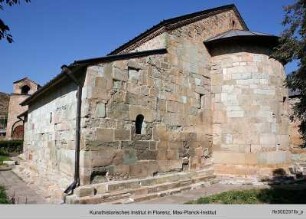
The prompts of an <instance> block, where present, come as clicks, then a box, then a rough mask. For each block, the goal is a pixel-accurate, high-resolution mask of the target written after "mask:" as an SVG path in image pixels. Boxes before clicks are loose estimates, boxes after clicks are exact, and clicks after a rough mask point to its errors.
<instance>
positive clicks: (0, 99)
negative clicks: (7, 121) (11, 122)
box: [0, 92, 10, 116]
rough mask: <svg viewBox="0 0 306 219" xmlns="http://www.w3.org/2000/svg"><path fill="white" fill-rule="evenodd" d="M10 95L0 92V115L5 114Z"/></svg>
mask: <svg viewBox="0 0 306 219" xmlns="http://www.w3.org/2000/svg"><path fill="white" fill-rule="evenodd" d="M9 100H10V96H9V95H8V94H5V93H2V92H0V115H5V116H7V112H8V105H9Z"/></svg>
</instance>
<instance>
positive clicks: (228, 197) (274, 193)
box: [187, 188, 306, 204]
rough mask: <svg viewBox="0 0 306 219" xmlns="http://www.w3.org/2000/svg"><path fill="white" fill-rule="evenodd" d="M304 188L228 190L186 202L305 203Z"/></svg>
mask: <svg viewBox="0 0 306 219" xmlns="http://www.w3.org/2000/svg"><path fill="white" fill-rule="evenodd" d="M305 194H306V189H305V188H294V189H292V188H271V189H250V190H242V191H229V192H223V193H220V194H217V195H212V196H207V197H203V198H200V199H198V200H195V201H190V202H187V204H306V196H305Z"/></svg>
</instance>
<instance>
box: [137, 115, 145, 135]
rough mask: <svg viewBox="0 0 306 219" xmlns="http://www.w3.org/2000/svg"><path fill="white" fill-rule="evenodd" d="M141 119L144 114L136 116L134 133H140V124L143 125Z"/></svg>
mask: <svg viewBox="0 0 306 219" xmlns="http://www.w3.org/2000/svg"><path fill="white" fill-rule="evenodd" d="M143 120H144V116H143V115H142V114H139V115H137V116H136V122H135V125H136V134H141V130H142V126H143Z"/></svg>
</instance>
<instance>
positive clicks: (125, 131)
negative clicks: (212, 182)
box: [81, 11, 242, 184]
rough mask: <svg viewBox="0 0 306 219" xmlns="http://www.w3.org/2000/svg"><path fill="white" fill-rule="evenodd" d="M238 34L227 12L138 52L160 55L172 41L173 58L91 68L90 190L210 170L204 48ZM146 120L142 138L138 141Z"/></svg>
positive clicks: (85, 178) (86, 166)
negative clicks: (218, 36) (214, 40)
mask: <svg viewBox="0 0 306 219" xmlns="http://www.w3.org/2000/svg"><path fill="white" fill-rule="evenodd" d="M233 20H234V21H235V22H233ZM233 23H235V24H234V25H233ZM232 28H242V27H241V25H240V24H239V22H238V19H237V18H236V17H235V14H234V13H233V12H232V11H230V12H225V13H222V14H219V15H216V16H214V17H210V18H207V19H204V20H201V21H199V22H195V23H194V24H190V25H186V26H184V27H182V28H179V29H178V30H175V31H173V32H172V33H171V36H169V38H168V39H167V37H168V35H167V34H163V35H160V36H158V37H156V38H154V39H152V40H151V41H148V42H147V43H145V44H143V45H142V46H140V47H138V48H136V50H137V51H139V50H142V49H146V50H150V49H156V45H157V47H158V48H159V47H160V46H161V45H165V38H166V42H167V48H168V49H169V54H168V55H163V56H161V55H159V56H150V57H147V58H141V59H133V60H129V61H126V60H125V61H116V62H113V63H109V64H103V65H99V66H92V67H90V68H88V71H87V78H86V81H85V85H86V86H87V87H88V92H87V99H88V105H87V106H85V107H86V108H88V113H89V114H88V115H85V117H88V118H87V119H85V120H84V121H85V122H84V129H83V133H84V145H83V151H82V153H81V154H82V159H81V163H82V168H81V176H82V182H83V183H84V184H87V183H89V182H91V183H93V182H101V181H108V180H121V179H128V178H136V177H137V178H138V177H147V176H153V175H159V174H164V173H167V172H173V171H183V170H191V169H200V168H203V167H204V166H205V165H206V163H207V158H208V157H209V156H210V154H211V145H212V137H211V133H212V130H211V118H212V112H211V104H210V76H209V73H210V72H209V64H210V56H209V54H208V52H207V50H206V48H205V46H204V44H203V41H204V40H205V39H207V38H209V37H212V36H215V35H216V34H218V33H221V32H224V31H227V30H229V29H232ZM140 114H141V115H143V116H144V124H143V134H135V120H136V117H137V115H140Z"/></svg>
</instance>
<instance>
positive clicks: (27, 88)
mask: <svg viewBox="0 0 306 219" xmlns="http://www.w3.org/2000/svg"><path fill="white" fill-rule="evenodd" d="M30 89H31V88H30V87H29V86H28V85H24V86H22V87H21V94H28V93H29V91H30Z"/></svg>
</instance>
